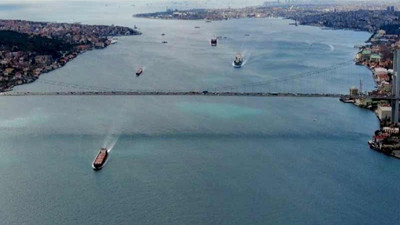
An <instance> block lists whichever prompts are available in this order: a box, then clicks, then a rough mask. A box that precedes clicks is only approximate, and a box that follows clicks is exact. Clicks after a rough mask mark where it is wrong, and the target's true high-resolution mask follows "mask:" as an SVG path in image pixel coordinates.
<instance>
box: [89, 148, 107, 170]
mask: <svg viewBox="0 0 400 225" xmlns="http://www.w3.org/2000/svg"><path fill="white" fill-rule="evenodd" d="M107 159H108V150H107V149H106V148H101V149H100V151H99V154H97V156H96V158H95V159H94V161H93V163H92V167H93V169H94V170H101V168H103V166H104V164H106V162H107Z"/></svg>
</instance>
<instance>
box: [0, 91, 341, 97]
mask: <svg viewBox="0 0 400 225" xmlns="http://www.w3.org/2000/svg"><path fill="white" fill-rule="evenodd" d="M80 95H81V96H82V95H85V96H93V95H110V96H250V97H251V96H253V97H329V98H339V97H342V96H343V95H341V94H311V93H310V94H307V93H275V92H197V91H182V92H175V91H171V92H169V91H72V92H3V93H0V96H4V97H6V96H80Z"/></svg>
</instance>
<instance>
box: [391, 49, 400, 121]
mask: <svg viewBox="0 0 400 225" xmlns="http://www.w3.org/2000/svg"><path fill="white" fill-rule="evenodd" d="M399 75H400V50H399V49H396V50H395V51H394V59H393V79H392V84H393V85H392V94H393V96H394V100H392V118H393V124H394V125H396V126H397V125H398V124H399V95H400V93H399V92H400V79H399Z"/></svg>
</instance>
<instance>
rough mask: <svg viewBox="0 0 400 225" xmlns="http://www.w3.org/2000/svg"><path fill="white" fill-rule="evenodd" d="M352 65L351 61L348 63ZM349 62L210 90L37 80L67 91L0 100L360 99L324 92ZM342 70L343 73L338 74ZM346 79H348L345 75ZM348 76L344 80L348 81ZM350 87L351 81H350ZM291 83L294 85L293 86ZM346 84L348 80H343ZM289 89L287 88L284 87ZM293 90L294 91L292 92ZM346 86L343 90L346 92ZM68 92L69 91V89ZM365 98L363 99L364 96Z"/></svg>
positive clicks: (27, 92) (389, 97) (44, 92)
mask: <svg viewBox="0 0 400 225" xmlns="http://www.w3.org/2000/svg"><path fill="white" fill-rule="evenodd" d="M351 62H352V61H351ZM351 62H350V61H345V62H341V63H338V64H334V65H331V66H329V67H324V68H319V69H315V70H313V71H308V72H303V73H298V74H289V75H283V76H275V77H273V78H270V79H268V80H261V81H254V82H244V83H240V84H237V85H221V86H217V87H211V88H202V89H200V88H197V90H137V89H127V88H125V89H124V88H118V89H117V90H115V89H114V88H111V87H100V86H95V85H87V84H76V83H70V82H64V81H57V80H51V79H46V78H39V79H38V80H37V81H36V82H38V83H42V84H44V85H50V86H56V87H59V88H60V89H69V90H67V91H63V90H57V91H20V92H18V91H10V92H3V93H0V97H7V96H10V97H11V96H102V95H103V96H210V97H212V96H232V97H234V96H237V97H240V96H249V97H313V98H316V97H324V98H327V97H329V98H349V97H353V98H356V97H361V96H348V95H346V94H344V93H340V92H339V93H338V92H337V91H332V92H330V91H327V90H326V89H327V87H328V88H329V87H330V86H331V83H330V82H337V81H338V80H339V81H340V80H341V79H343V76H342V77H341V78H337V77H335V76H333V75H332V74H342V75H343V74H347V73H346V72H349V71H348V69H346V68H345V67H347V66H349V65H351V66H353V67H354V65H353V64H352V63H351ZM339 69H343V71H339V72H338V70H339ZM349 77H350V76H349ZM349 77H345V78H346V79H349ZM351 82H352V83H353V84H354V83H355V82H354V80H352V81H351ZM293 83H294V85H293ZM344 83H346V84H348V81H344ZM290 84H292V87H295V88H288V85H290ZM296 88H297V89H298V90H296ZM347 88H348V87H346V89H347ZM71 89H72V90H71ZM364 97H365V96H364ZM369 98H379V99H385V98H387V99H391V96H386V97H382V96H375V97H374V96H369Z"/></svg>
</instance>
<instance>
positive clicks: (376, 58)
mask: <svg viewBox="0 0 400 225" xmlns="http://www.w3.org/2000/svg"><path fill="white" fill-rule="evenodd" d="M381 58H382V57H381V56H380V55H378V54H372V55H371V56H370V57H369V61H370V62H376V63H379V62H380V61H381Z"/></svg>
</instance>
